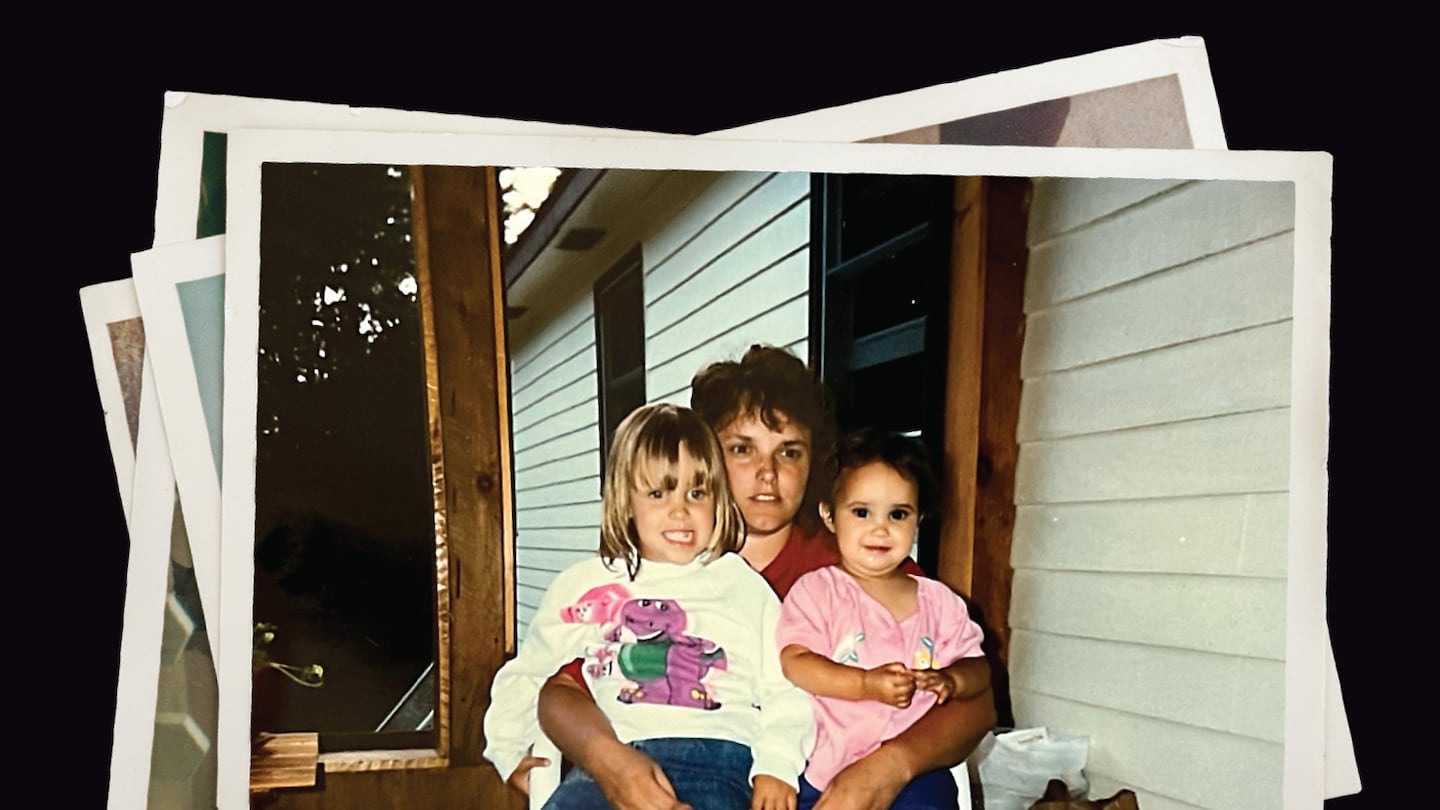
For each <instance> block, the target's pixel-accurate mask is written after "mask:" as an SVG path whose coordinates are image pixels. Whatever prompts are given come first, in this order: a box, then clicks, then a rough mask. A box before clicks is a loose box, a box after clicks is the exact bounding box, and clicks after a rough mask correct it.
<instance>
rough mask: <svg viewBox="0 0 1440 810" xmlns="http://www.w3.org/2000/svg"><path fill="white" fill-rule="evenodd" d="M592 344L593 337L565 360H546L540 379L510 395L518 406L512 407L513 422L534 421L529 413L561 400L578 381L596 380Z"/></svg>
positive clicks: (547, 358)
mask: <svg viewBox="0 0 1440 810" xmlns="http://www.w3.org/2000/svg"><path fill="white" fill-rule="evenodd" d="M593 345H594V339H593V336H592V337H591V341H590V342H589V343H587V344H585V346H584V348H583V349H580V350H577V351H576V352H575V353H574V354H573V355H571V356H570V357H568V358H561V359H555V358H552V357H546V358H545V360H544V362H545V366H546V371H547V373H546V374H545V375H544V376H542V377H536V378H535V379H534V380H533V381H532V382H531V383H530V385H527V386H526V387H525V388H523V389H521V390H519V391H514V392H512V393H511V399H512V400H514V401H516V402H519V403H520V404H519V405H513V406H512V407H511V410H512V414H513V416H514V421H516V422H520V421H523V420H525V419H533V418H534V416H533V415H531V411H532V410H534V409H535V408H536V407H538V406H540V405H541V404H542V403H546V402H547V401H550V400H552V399H553V398H554V397H556V396H557V395H558V396H562V397H563V396H564V393H563V392H564V389H566V388H568V387H570V386H574V385H575V384H576V383H577V382H581V381H583V380H591V381H592V382H593V381H594V379H595V352H593V351H591V347H592V346H593Z"/></svg>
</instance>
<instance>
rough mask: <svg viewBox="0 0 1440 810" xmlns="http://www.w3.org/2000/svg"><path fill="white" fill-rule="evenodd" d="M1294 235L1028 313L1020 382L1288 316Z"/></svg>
mask: <svg viewBox="0 0 1440 810" xmlns="http://www.w3.org/2000/svg"><path fill="white" fill-rule="evenodd" d="M1294 249H1295V246H1294V238H1293V237H1292V235H1291V234H1288V233H1286V234H1280V235H1278V236H1272V237H1269V238H1266V239H1263V240H1261V241H1259V242H1253V243H1250V244H1247V245H1245V246H1243V247H1239V248H1236V249H1235V250H1231V251H1226V252H1224V253H1219V254H1215V255H1212V256H1207V257H1206V258H1203V259H1200V260H1198V261H1195V262H1190V263H1187V264H1184V265H1181V266H1179V267H1175V268H1172V269H1169V270H1164V271H1162V272H1159V273H1156V274H1154V275H1150V276H1147V277H1145V278H1143V279H1140V280H1138V281H1133V282H1130V283H1128V284H1122V285H1120V286H1118V287H1112V288H1109V289H1106V290H1103V291H1101V292H1097V293H1095V294H1094V295H1090V296H1087V297H1085V298H1081V299H1077V300H1073V301H1068V302H1065V303H1062V304H1058V305H1056V306H1053V307H1050V308H1047V309H1044V310H1040V311H1031V312H1028V314H1027V315H1026V323H1025V347H1024V350H1023V355H1022V357H1021V360H1020V374H1021V376H1022V377H1033V376H1036V375H1038V374H1043V373H1045V372H1048V371H1058V370H1060V369H1065V368H1072V367H1074V366H1081V365H1085V364H1087V363H1098V362H1100V361H1102V360H1108V359H1110V358H1114V357H1123V356H1125V355H1129V354H1135V353H1137V352H1143V351H1147V350H1149V349H1153V348H1156V347H1160V346H1169V345H1173V344H1177V343H1182V342H1184V341H1190V340H1198V339H1200V338H1204V337H1209V336H1211V335H1218V334H1222V333H1224V332H1231V331H1234V330H1237V329H1245V328H1247V327H1251V326H1256V325H1259V324H1264V323H1274V322H1276V321H1280V320H1284V319H1286V318H1289V317H1290V312H1291V286H1292V285H1293V283H1294V282H1293V278H1292V273H1291V269H1292V268H1291V264H1290V259H1291V257H1292V256H1293V255H1294Z"/></svg>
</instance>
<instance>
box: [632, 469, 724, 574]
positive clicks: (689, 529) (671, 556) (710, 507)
mask: <svg viewBox="0 0 1440 810" xmlns="http://www.w3.org/2000/svg"><path fill="white" fill-rule="evenodd" d="M699 470H700V467H699V465H697V464H696V463H695V459H694V458H693V457H691V455H690V453H689V451H688V450H687V449H686V448H685V447H684V446H683V445H682V446H681V448H680V458H679V459H678V460H677V462H676V463H675V464H674V465H673V466H672V465H669V464H665V463H663V462H661V463H656V464H652V465H651V466H650V469H648V470H646V475H645V476H644V477H643V478H642V479H641V480H640V482H639V483H637V484H636V485H635V486H634V487H633V488H632V489H631V492H630V511H631V512H632V513H633V518H634V521H635V533H636V535H637V536H638V537H639V539H640V558H641V559H643V560H650V561H652V562H668V563H681V564H683V563H688V562H690V561H691V560H694V559H695V558H696V557H697V556H699V555H700V553H701V552H702V551H704V550H705V549H707V548H709V547H710V536H711V535H712V534H713V533H714V531H715V497H714V493H713V492H712V491H711V489H710V486H709V484H708V483H706V484H697V483H696V473H697V472H699Z"/></svg>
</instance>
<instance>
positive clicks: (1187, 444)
mask: <svg viewBox="0 0 1440 810" xmlns="http://www.w3.org/2000/svg"><path fill="white" fill-rule="evenodd" d="M1289 429H1290V409H1289V408H1277V409H1272V410H1267V411H1253V412H1250V413H1240V414H1231V415H1228V416H1215V417H1211V418H1208V419H1195V420H1190V421H1186V422H1172V423H1168V424H1164V425H1147V426H1145V427H1140V428H1132V429H1129V430H1117V431H1113V432H1109V433H1091V434H1086V435H1083V436H1069V437H1066V438H1063V439H1050V440H1046V441H1037V442H1029V443H1025V444H1021V445H1020V457H1019V459H1018V461H1017V462H1016V470H1015V502H1016V503H1017V504H1022V505H1023V504H1031V503H1063V502H1067V501H1099V500H1130V499H1134V498H1168V497H1173V496H1176V495H1220V494H1227V493H1239V492H1279V491H1283V490H1285V489H1286V487H1287V486H1288V478H1289V474H1290V464H1289V460H1290V455H1289V442H1290V435H1289Z"/></svg>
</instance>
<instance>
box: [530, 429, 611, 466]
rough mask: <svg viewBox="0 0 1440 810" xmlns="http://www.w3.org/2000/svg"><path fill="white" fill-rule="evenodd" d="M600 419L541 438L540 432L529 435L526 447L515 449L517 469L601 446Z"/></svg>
mask: <svg viewBox="0 0 1440 810" xmlns="http://www.w3.org/2000/svg"><path fill="white" fill-rule="evenodd" d="M599 424H600V422H599V419H598V418H597V419H596V421H595V422H593V423H591V424H589V425H583V426H581V427H579V428H576V429H574V430H571V431H569V432H568V433H561V434H558V435H549V436H545V437H544V438H541V437H540V436H539V435H538V434H537V435H534V436H527V437H526V438H527V439H529V441H528V442H527V443H526V445H525V446H524V447H517V448H516V450H515V469H516V470H517V471H518V470H526V469H529V468H531V467H536V466H539V465H541V464H545V463H547V462H550V461H554V460H556V459H562V458H569V457H571V456H576V455H579V454H581V453H584V452H587V451H593V450H597V449H598V448H599V446H600V429H599Z"/></svg>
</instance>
